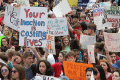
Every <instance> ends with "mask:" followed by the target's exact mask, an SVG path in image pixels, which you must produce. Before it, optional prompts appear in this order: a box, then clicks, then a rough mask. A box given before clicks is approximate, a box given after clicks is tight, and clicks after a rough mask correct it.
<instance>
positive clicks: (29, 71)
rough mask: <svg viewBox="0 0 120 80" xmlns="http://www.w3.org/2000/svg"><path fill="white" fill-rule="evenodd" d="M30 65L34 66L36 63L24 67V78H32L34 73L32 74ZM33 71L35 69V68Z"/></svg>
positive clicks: (28, 79)
mask: <svg viewBox="0 0 120 80" xmlns="http://www.w3.org/2000/svg"><path fill="white" fill-rule="evenodd" d="M32 67H35V68H36V65H35V64H32V66H31V67H30V68H28V69H26V68H25V67H24V69H25V72H26V78H27V80H30V79H32V78H33V77H34V74H33V71H32ZM35 71H36V70H35Z"/></svg>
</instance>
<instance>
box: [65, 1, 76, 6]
mask: <svg viewBox="0 0 120 80" xmlns="http://www.w3.org/2000/svg"><path fill="white" fill-rule="evenodd" d="M67 1H68V3H69V5H70V6H73V7H77V4H78V0H67Z"/></svg>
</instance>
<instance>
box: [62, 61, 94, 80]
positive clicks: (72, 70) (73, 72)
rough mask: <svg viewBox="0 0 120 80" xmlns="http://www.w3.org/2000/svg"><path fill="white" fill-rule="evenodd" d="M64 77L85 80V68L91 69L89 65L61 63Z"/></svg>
mask: <svg viewBox="0 0 120 80" xmlns="http://www.w3.org/2000/svg"><path fill="white" fill-rule="evenodd" d="M63 66H64V72H65V76H67V77H68V78H69V79H72V80H86V72H85V70H86V68H87V67H93V65H91V64H84V63H75V62H67V61H63Z"/></svg>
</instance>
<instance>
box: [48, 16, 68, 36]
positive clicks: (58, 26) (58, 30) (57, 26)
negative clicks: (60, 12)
mask: <svg viewBox="0 0 120 80" xmlns="http://www.w3.org/2000/svg"><path fill="white" fill-rule="evenodd" d="M47 28H48V30H50V31H54V36H65V35H68V27H67V19H66V18H54V19H48V23H47Z"/></svg>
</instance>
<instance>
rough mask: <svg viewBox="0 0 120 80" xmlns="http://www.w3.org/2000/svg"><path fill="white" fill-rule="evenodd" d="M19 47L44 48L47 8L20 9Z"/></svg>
mask: <svg viewBox="0 0 120 80" xmlns="http://www.w3.org/2000/svg"><path fill="white" fill-rule="evenodd" d="M20 12H21V13H20V14H21V15H20V21H21V23H20V35H19V46H35V47H46V32H47V8H46V7H21V11H20Z"/></svg>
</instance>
